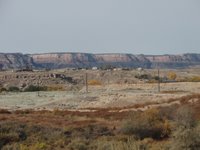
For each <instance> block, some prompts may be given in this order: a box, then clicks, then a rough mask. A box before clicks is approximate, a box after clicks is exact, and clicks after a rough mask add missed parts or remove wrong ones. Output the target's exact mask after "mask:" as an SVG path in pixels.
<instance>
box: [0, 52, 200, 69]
mask: <svg viewBox="0 0 200 150" xmlns="http://www.w3.org/2000/svg"><path fill="white" fill-rule="evenodd" d="M27 65H29V66H33V67H34V68H50V69H59V68H66V67H74V68H81V67H94V66H97V67H101V66H104V65H112V66H115V67H132V68H136V67H143V68H155V67H158V66H159V67H162V68H186V67H189V66H193V65H200V54H182V55H148V56H146V55H132V54H88V53H46V54H31V55H23V54H19V53H16V54H3V53H0V69H20V68H22V67H26V66H27Z"/></svg>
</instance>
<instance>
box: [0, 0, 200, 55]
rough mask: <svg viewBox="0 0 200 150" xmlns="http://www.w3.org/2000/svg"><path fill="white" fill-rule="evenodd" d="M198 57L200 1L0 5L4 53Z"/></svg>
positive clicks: (38, 0) (7, 1) (21, 0)
mask: <svg viewBox="0 0 200 150" xmlns="http://www.w3.org/2000/svg"><path fill="white" fill-rule="evenodd" d="M58 51H59V52H89V53H90V52H92V53H133V54H141V53H143V54H177V53H187V52H196V53H200V0H0V52H23V53H41V52H58Z"/></svg>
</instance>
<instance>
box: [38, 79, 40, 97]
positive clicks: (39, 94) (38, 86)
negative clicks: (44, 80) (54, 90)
mask: <svg viewBox="0 0 200 150" xmlns="http://www.w3.org/2000/svg"><path fill="white" fill-rule="evenodd" d="M39 82H40V76H38V82H37V88H38V97H39V96H40V83H39Z"/></svg>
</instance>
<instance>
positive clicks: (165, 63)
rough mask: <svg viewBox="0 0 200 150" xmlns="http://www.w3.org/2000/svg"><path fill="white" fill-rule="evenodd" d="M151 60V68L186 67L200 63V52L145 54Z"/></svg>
mask: <svg viewBox="0 0 200 150" xmlns="http://www.w3.org/2000/svg"><path fill="white" fill-rule="evenodd" d="M146 58H147V59H148V60H149V61H150V62H151V68H155V67H158V66H159V67H161V68H187V67H189V66H194V65H200V54H182V55H160V56H146Z"/></svg>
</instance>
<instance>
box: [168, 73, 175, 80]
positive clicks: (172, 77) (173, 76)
mask: <svg viewBox="0 0 200 150" xmlns="http://www.w3.org/2000/svg"><path fill="white" fill-rule="evenodd" d="M167 76H168V78H169V79H170V80H175V79H176V78H177V75H176V73H175V72H169V73H168V75H167Z"/></svg>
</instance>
